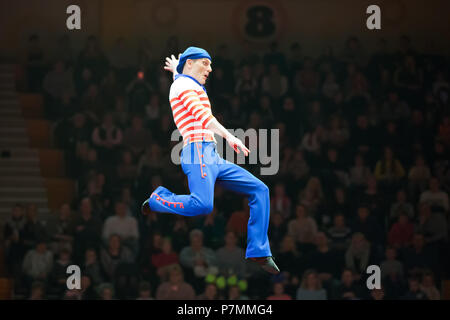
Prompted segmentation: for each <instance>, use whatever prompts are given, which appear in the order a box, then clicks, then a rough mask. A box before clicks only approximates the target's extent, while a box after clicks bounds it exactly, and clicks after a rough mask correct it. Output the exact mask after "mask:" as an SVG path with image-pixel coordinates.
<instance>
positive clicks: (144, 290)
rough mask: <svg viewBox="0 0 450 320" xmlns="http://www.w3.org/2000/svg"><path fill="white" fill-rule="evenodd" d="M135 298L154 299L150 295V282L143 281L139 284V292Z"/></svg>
mask: <svg viewBox="0 0 450 320" xmlns="http://www.w3.org/2000/svg"><path fill="white" fill-rule="evenodd" d="M136 300H155V299H154V298H153V297H152V292H151V287H150V283H148V282H145V281H144V282H141V283H140V284H139V294H138V297H137V298H136Z"/></svg>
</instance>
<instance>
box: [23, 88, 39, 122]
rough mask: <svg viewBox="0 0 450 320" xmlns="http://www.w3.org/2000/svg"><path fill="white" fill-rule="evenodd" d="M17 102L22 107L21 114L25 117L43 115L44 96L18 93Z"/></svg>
mask: <svg viewBox="0 0 450 320" xmlns="http://www.w3.org/2000/svg"><path fill="white" fill-rule="evenodd" d="M19 103H20V106H21V108H22V114H23V116H24V117H25V118H43V117H44V98H43V96H42V95H41V94H33V93H23V94H20V95H19Z"/></svg>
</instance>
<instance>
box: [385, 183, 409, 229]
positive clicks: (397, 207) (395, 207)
mask: <svg viewBox="0 0 450 320" xmlns="http://www.w3.org/2000/svg"><path fill="white" fill-rule="evenodd" d="M406 197H407V195H406V192H405V190H402V189H400V190H398V191H397V201H396V202H395V203H393V204H392V205H391V212H390V214H389V220H390V222H392V221H394V220H396V219H398V217H399V216H400V214H402V213H404V214H406V215H407V216H408V218H409V220H413V219H414V206H413V205H412V204H411V203H410V202H408V201H407V198H406Z"/></svg>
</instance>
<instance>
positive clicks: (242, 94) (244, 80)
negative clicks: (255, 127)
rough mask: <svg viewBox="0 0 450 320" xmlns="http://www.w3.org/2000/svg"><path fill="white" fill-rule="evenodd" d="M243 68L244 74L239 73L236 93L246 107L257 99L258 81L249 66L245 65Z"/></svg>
mask: <svg viewBox="0 0 450 320" xmlns="http://www.w3.org/2000/svg"><path fill="white" fill-rule="evenodd" d="M241 68H242V72H241V73H239V76H238V78H237V79H236V86H235V88H234V93H235V94H236V95H238V96H239V98H240V99H241V101H242V103H243V104H244V105H247V104H249V103H250V102H253V101H254V99H256V93H257V90H258V81H257V79H256V78H255V76H254V75H253V74H252V71H251V67H250V66H249V65H243V66H242V67H241Z"/></svg>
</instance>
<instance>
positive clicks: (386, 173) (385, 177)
mask: <svg viewBox="0 0 450 320" xmlns="http://www.w3.org/2000/svg"><path fill="white" fill-rule="evenodd" d="M374 174H375V177H376V178H377V180H378V181H379V182H380V183H382V185H383V186H385V187H388V186H391V185H392V184H396V183H398V182H399V181H400V179H401V178H403V177H404V176H405V169H404V168H403V166H402V164H401V163H400V161H399V160H398V159H396V158H395V157H394V154H393V152H392V149H391V148H390V147H385V148H384V157H383V159H381V160H379V161H378V162H377V164H376V166H375V173H374Z"/></svg>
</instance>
